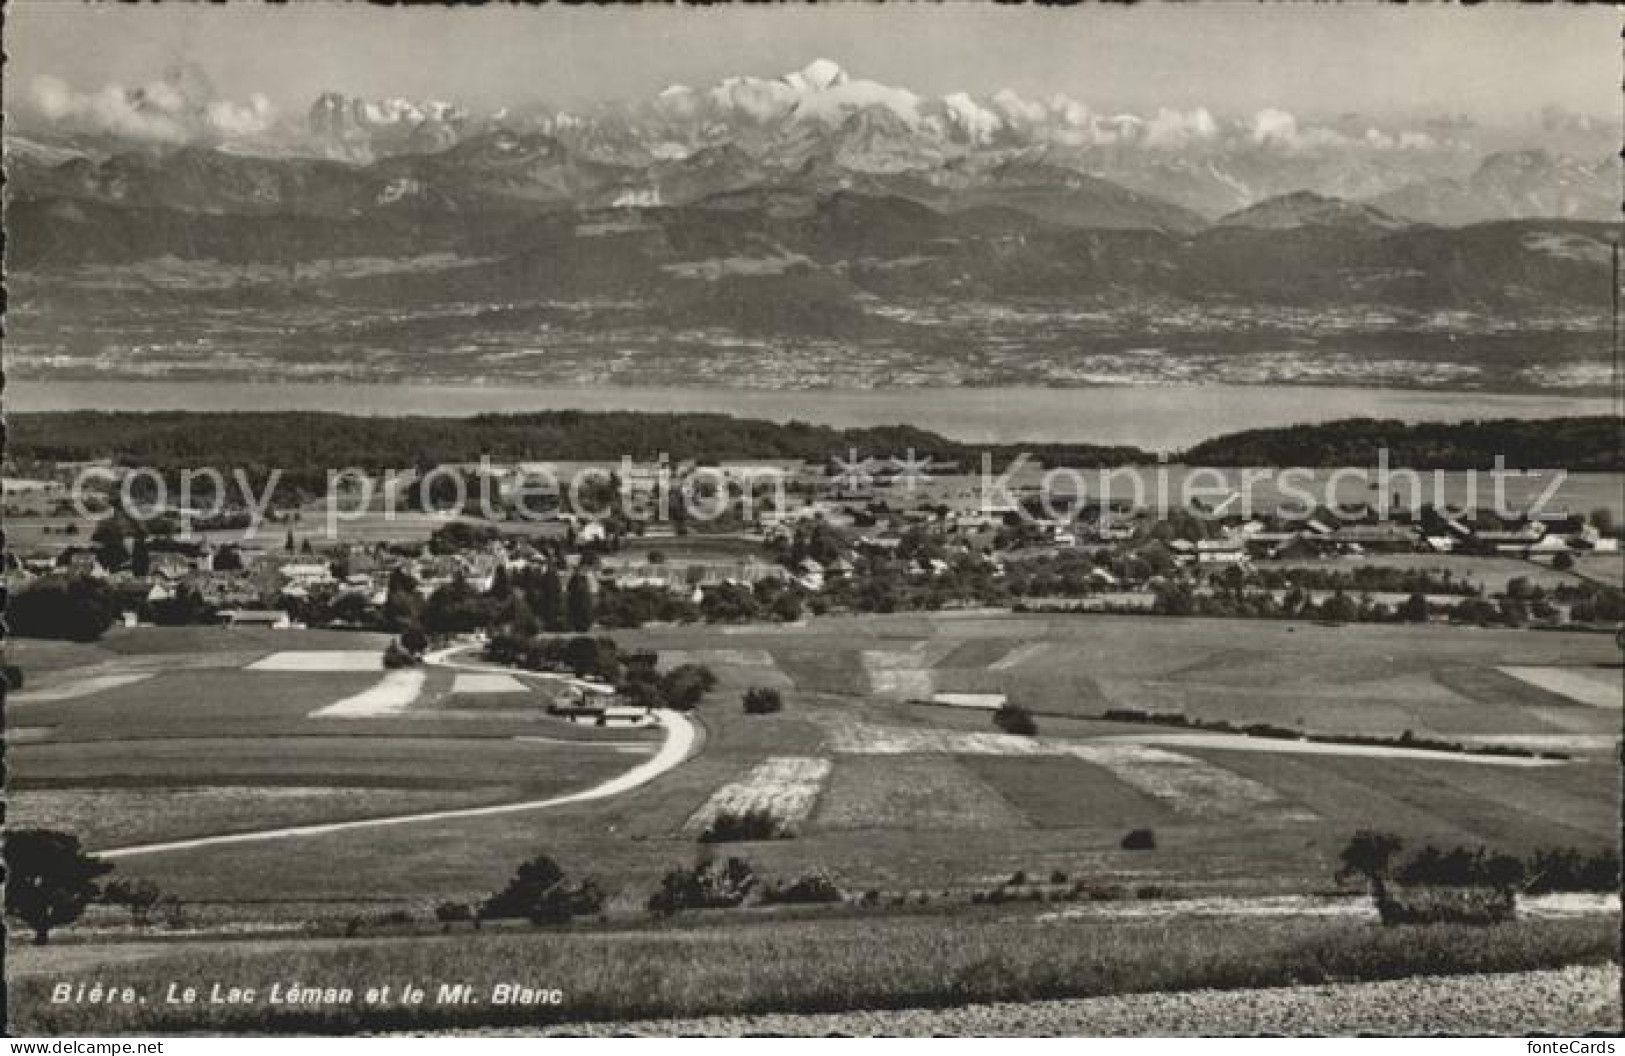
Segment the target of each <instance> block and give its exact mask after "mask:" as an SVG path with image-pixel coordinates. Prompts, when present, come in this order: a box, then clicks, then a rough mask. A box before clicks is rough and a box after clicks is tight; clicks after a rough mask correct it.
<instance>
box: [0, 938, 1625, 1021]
mask: <svg viewBox="0 0 1625 1056" xmlns="http://www.w3.org/2000/svg"><path fill="white" fill-rule="evenodd" d="M727 916H728V914H727V913H726V912H723V913H712V914H699V915H696V916H692V917H685V918H679V919H677V920H674V921H670V922H666V923H661V924H656V925H653V926H641V927H637V928H634V929H619V928H603V927H592V926H588V927H583V928H578V929H575V930H567V931H562V932H560V931H541V930H533V931H521V932H507V933H493V932H486V933H479V934H476V933H467V932H463V933H459V934H453V935H441V936H435V935H413V936H409V937H399V938H390V939H350V940H344V939H339V940H297V941H286V940H262V941H259V942H253V943H248V942H225V943H213V944H208V943H195V942H193V943H174V944H167V943H166V944H157V943H155V944H151V945H148V946H146V947H144V948H142V949H140V950H139V952H133V953H131V954H130V955H129V956H127V957H115V958H111V959H109V962H107V963H104V964H102V965H101V966H99V967H98V970H97V972H96V978H98V979H100V980H101V981H102V982H103V984H104V985H111V986H115V987H116V986H123V985H128V986H131V987H134V988H135V989H136V992H137V993H138V994H139V995H140V996H141V997H143V998H146V999H147V1000H146V1001H145V1003H137V1004H131V1005H118V1006H111V1007H97V1008H87V1007H85V1006H82V1005H81V1006H75V1005H60V1006H59V1005H51V1004H49V1003H48V1002H47V1001H46V997H47V995H48V993H49V987H50V986H51V985H52V983H53V982H54V981H56V980H57V979H58V978H61V977H63V976H69V977H72V976H73V975H75V974H77V973H76V972H75V971H74V970H73V967H72V966H74V965H75V964H82V961H80V960H78V959H77V958H76V954H77V953H78V951H76V950H75V948H74V947H73V946H70V945H62V946H58V947H55V948H47V949H44V950H28V951H18V955H17V956H16V961H15V963H14V964H13V966H12V968H11V972H12V988H11V991H10V995H9V996H10V1002H11V1010H12V1014H13V1023H14V1025H15V1027H16V1028H18V1029H20V1030H21V1031H23V1032H25V1033H31V1034H79V1033H84V1032H86V1030H87V1029H94V1031H95V1032H97V1033H103V1034H118V1033H135V1032H140V1033H157V1034H174V1033H181V1032H191V1031H224V1032H230V1031H241V1030H248V1031H253V1032H272V1033H283V1032H290V1031H292V1032H300V1031H308V1032H323V1033H355V1032H361V1031H366V1032H372V1031H390V1030H404V1031H414V1032H415V1031H424V1030H437V1029H451V1028H458V1027H493V1026H503V1025H513V1026H523V1025H536V1024H542V1023H549V1022H553V1023H557V1022H593V1021H620V1020H631V1019H641V1018H649V1017H658V1016H669V1015H683V1016H694V1015H708V1014H723V1013H753V1012H765V1011H799V1012H812V1011H840V1010H847V1009H897V1008H924V1007H945V1006H953V1005H960V1004H969V1003H973V1002H985V1001H1035V1000H1044V999H1049V998H1062V997H1081V996H1093V995H1104V994H1124V993H1142V992H1152V991H1182V990H1194V989H1236V988H1242V987H1258V986H1282V985H1289V984H1314V983H1326V982H1349V981H1360V980H1371V979H1390V978H1403V977H1408V976H1418V975H1421V976H1426V975H1445V974H1453V973H1457V972H1461V971H1473V972H1510V971H1526V970H1534V969H1540V968H1550V967H1558V966H1564V965H1573V964H1604V963H1608V962H1610V961H1615V960H1617V957H1618V933H1617V927H1618V922H1617V920H1610V919H1606V918H1590V919H1577V920H1560V921H1540V922H1529V921H1522V922H1517V923H1514V924H1508V925H1504V926H1501V927H1497V928H1493V929H1485V928H1467V927H1461V926H1442V925H1436V926H1431V927H1427V928H1411V929H1404V930H1394V929H1385V928H1382V927H1381V926H1378V925H1374V924H1369V923H1350V922H1326V921H1319V920H1305V919H1279V920H1263V921H1260V920H1248V921H1233V920H1205V919H1194V920H1192V919H1181V920H1178V921H1157V920H1141V921H1109V922H1102V921H1095V920H1085V919H1065V918H1062V919H1056V918H1055V917H1053V916H1050V915H1047V914H1043V913H1041V912H1038V911H1035V910H1032V909H1027V908H1018V909H1014V910H1011V909H1000V910H990V909H976V910H967V911H960V912H957V913H955V914H954V916H953V917H952V918H951V920H949V919H946V918H944V917H943V916H942V915H941V914H939V913H929V912H914V913H898V912H885V911H875V912H861V913H853V914H849V915H846V916H843V917H841V918H824V919H797V918H796V917H795V916H794V915H793V914H792V915H788V916H787V917H785V918H781V919H766V920H757V921H751V922H741V921H735V920H732V919H724V918H726V917H727ZM703 918H710V919H703ZM58 965H61V966H62V967H57V966H58ZM157 980H163V981H164V983H162V984H160V983H158V982H156V981H157ZM171 981H172V982H173V983H174V984H175V985H176V986H177V987H179V988H185V987H188V986H190V987H194V988H196V989H197V990H198V992H199V993H202V994H207V993H208V992H209V990H210V987H211V986H214V985H215V984H224V985H226V986H234V987H243V988H251V989H253V990H254V991H255V992H256V995H257V999H256V1000H255V1001H254V1002H252V1003H249V1004H247V1005H240V1006H230V1005H209V1004H200V1005H196V1006H176V1005H170V1004H166V1003H165V1002H164V1000H163V996H164V992H165V987H166V986H167V984H168V983H169V982H171ZM293 982H297V983H299V984H300V985H303V986H315V987H332V988H335V989H337V988H342V987H352V988H356V989H355V991H354V993H353V994H352V995H351V997H350V999H349V1000H344V1001H340V1002H339V1003H336V1004H323V1005H308V1004H307V1005H285V1004H284V1005H269V1004H267V997H268V993H269V990H270V988H271V987H272V986H273V985H274V984H278V983H280V984H282V985H284V986H287V985H288V984H290V983H293ZM384 983H390V984H392V985H393V990H392V996H391V997H390V998H389V999H387V1000H386V999H383V998H382V996H381V995H379V996H380V999H379V1000H377V1001H375V1002H372V1003H369V1002H367V1000H366V998H365V995H364V991H363V988H364V987H366V986H368V985H383V984H384ZM448 983H466V984H469V985H470V986H471V987H472V993H473V994H474V995H475V996H474V1000H473V1001H470V1002H466V1003H465V1002H461V1001H440V1000H436V996H437V993H438V988H439V987H440V986H441V985H443V984H448ZM498 984H521V985H525V986H530V987H533V988H538V989H540V988H557V989H559V990H560V991H562V996H563V1000H562V1002H561V1003H560V1004H558V1005H554V1006H548V1005H541V1006H535V1005H530V1006H527V1005H515V1004H495V1003H493V1000H492V998H493V996H494V988H495V987H496V986H497V985H498ZM405 985H416V986H420V987H423V988H424V989H425V991H426V996H425V999H424V1001H423V1002H422V1003H421V1004H406V1003H403V1002H402V1001H401V1000H400V998H399V996H398V995H399V994H400V992H401V989H402V987H403V986H405Z"/></svg>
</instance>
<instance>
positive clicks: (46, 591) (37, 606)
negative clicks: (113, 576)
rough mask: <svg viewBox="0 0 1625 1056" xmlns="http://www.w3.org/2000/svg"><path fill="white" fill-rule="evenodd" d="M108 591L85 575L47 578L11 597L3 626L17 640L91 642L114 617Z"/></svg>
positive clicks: (114, 600)
mask: <svg viewBox="0 0 1625 1056" xmlns="http://www.w3.org/2000/svg"><path fill="white" fill-rule="evenodd" d="M117 611H118V599H117V598H116V597H115V596H114V594H113V591H112V588H110V587H109V586H108V585H107V584H106V583H104V582H103V581H101V580H99V579H93V578H91V577H89V576H66V575H60V574H56V575H49V576H42V577H40V578H39V579H36V580H34V581H33V582H32V583H30V584H29V585H28V586H26V587H24V588H23V589H21V590H19V591H17V592H16V593H14V594H12V595H11V597H10V599H9V601H8V602H7V604H6V624H7V626H8V627H9V628H10V629H11V633H12V634H15V635H17V636H18V637H20V638H62V639H66V640H68V641H74V642H93V641H95V640H96V639H98V638H100V637H101V636H102V634H103V632H105V631H106V630H107V629H108V628H109V627H111V626H112V625H113V619H114V617H115V616H116V615H117Z"/></svg>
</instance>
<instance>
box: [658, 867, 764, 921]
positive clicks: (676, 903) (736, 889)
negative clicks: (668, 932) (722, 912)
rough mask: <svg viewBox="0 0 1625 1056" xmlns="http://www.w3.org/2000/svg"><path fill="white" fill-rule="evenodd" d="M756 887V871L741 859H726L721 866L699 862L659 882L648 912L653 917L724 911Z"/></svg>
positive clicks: (676, 871) (671, 873) (740, 900)
mask: <svg viewBox="0 0 1625 1056" xmlns="http://www.w3.org/2000/svg"><path fill="white" fill-rule="evenodd" d="M755 887H756V870H754V869H752V868H751V866H750V863H749V862H747V861H745V860H744V859H743V858H729V859H728V860H727V861H726V862H725V863H723V864H722V865H721V866H718V865H717V863H716V862H714V861H712V860H710V859H708V858H707V859H701V860H700V861H699V862H697V863H695V864H694V866H692V867H691V868H688V869H681V868H679V869H673V870H671V871H670V872H668V873H667V874H666V875H665V876H664V877H663V878H661V881H660V889H659V890H658V891H656V892H655V893H654V894H653V895H650V896H649V909H650V910H651V911H652V912H655V913H663V914H665V913H676V912H678V911H679V910H684V909H726V908H729V907H732V906H737V905H739V904H740V903H742V902H744V901H745V899H746V898H747V897H749V896H750V893H751V891H753V890H754V889H755Z"/></svg>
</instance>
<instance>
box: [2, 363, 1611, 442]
mask: <svg viewBox="0 0 1625 1056" xmlns="http://www.w3.org/2000/svg"><path fill="white" fill-rule="evenodd" d="M5 396H6V400H5V409H6V410H8V411H62V410H84V409H94V410H127V411H152V410H195V411H232V410H241V411H278V410H307V411H333V412H337V413H342V414H371V415H432V416H452V417H458V416H466V415H471V414H481V413H493V412H508V413H512V412H522V411H544V410H564V409H571V410H583V411H610V410H626V411H655V412H673V413H685V412H687V413H692V412H705V411H709V412H719V413H723V414H732V415H736V416H739V417H745V418H765V419H768V420H771V421H779V422H782V421H789V420H790V419H800V420H801V421H807V422H816V423H820V424H825V425H832V426H841V427H845V426H869V425H896V424H908V425H914V426H918V427H920V428H922V429H929V430H932V431H934V432H937V433H940V434H942V435H943V436H947V437H950V438H952V439H955V440H962V441H966V442H969V443H1003V442H1018V441H1039V440H1051V441H1063V442H1096V443H1102V444H1133V445H1136V446H1139V447H1144V448H1147V449H1149V450H1153V451H1173V450H1177V449H1181V448H1185V447H1188V446H1190V445H1191V444H1194V443H1196V442H1197V441H1200V440H1205V439H1208V438H1210V437H1213V436H1217V435H1219V434H1221V433H1227V432H1235V431H1237V430H1241V429H1255V428H1263V427H1268V426H1279V425H1292V424H1296V423H1301V422H1315V421H1327V420H1330V419H1336V418H1354V417H1373V418H1400V419H1405V420H1408V421H1421V420H1434V421H1460V420H1464V419H1469V418H1551V417H1564V416H1573V415H1596V414H1609V413H1612V405H1611V401H1610V400H1609V399H1608V398H1607V397H1567V396H1548V395H1541V396H1508V395H1487V394H1482V393H1465V392H1436V391H1428V390H1413V389H1362V388H1334V387H1318V386H1316V387H1309V386H1289V385H1257V386H1236V385H1228V386H1227V385H1204V386H1188V385H1165V386H1161V385H1159V386H1122V387H1099V388H1072V389H1059V388H1040V387H1009V388H974V389H972V388H958V389H941V388H898V389H864V390H839V389H797V390H788V391H784V390H763V389H721V388H676V387H652V386H651V387H640V386H623V385H600V386H591V387H581V388H569V387H525V386H516V385H504V386H494V385H493V386H481V385H434V386H428V385H368V384H355V383H331V384H316V383H288V384H265V383H251V384H245V383H242V382H234V381H62V382H41V381H36V380H16V381H12V382H10V383H9V384H8V385H7V386H6V393H5Z"/></svg>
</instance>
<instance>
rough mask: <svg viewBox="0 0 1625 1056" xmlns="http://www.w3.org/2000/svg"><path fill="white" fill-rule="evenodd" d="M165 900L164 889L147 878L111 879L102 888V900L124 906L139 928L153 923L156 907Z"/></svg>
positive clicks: (132, 921)
mask: <svg viewBox="0 0 1625 1056" xmlns="http://www.w3.org/2000/svg"><path fill="white" fill-rule="evenodd" d="M163 900H164V893H163V891H161V890H160V889H159V888H158V887H157V886H156V885H154V884H151V883H149V882H147V881H145V880H139V879H122V878H121V879H116V880H110V881H108V883H107V884H106V886H104V887H103V888H102V901H103V902H105V903H107V904H108V905H111V906H123V907H124V909H125V910H126V911H127V912H128V913H129V914H130V923H131V924H133V925H135V926H136V927H138V928H144V927H146V926H147V925H148V924H149V923H151V920H152V911H153V909H154V907H156V906H157V905H158V904H159V903H161V902H163Z"/></svg>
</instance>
